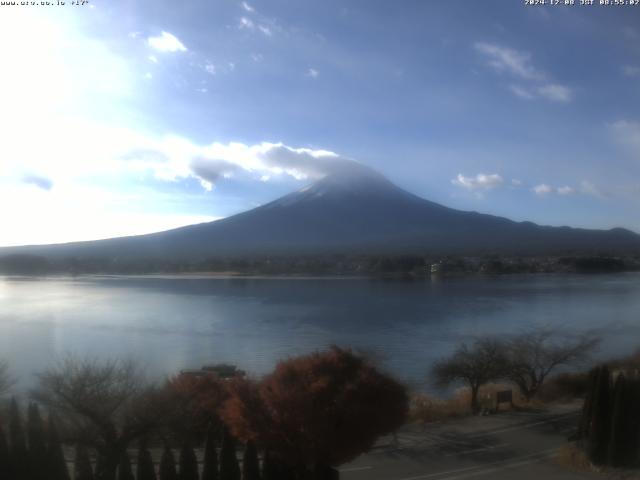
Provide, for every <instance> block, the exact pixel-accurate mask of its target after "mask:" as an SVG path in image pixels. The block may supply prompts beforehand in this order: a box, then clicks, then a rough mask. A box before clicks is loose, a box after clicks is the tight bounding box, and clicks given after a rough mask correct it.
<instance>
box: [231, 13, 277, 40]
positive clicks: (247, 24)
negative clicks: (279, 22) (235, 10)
mask: <svg viewBox="0 0 640 480" xmlns="http://www.w3.org/2000/svg"><path fill="white" fill-rule="evenodd" d="M238 28H240V29H241V30H243V29H246V30H252V31H255V30H256V29H257V30H258V31H260V32H261V33H263V34H264V35H266V36H267V37H271V36H272V35H273V32H272V30H271V28H269V27H268V26H266V25H264V24H261V23H255V22H254V21H253V20H251V19H250V18H248V17H240V24H239V25H238Z"/></svg>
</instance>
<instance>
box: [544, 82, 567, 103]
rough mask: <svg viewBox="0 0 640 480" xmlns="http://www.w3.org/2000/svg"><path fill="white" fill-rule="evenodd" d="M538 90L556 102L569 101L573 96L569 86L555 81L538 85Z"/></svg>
mask: <svg viewBox="0 0 640 480" xmlns="http://www.w3.org/2000/svg"><path fill="white" fill-rule="evenodd" d="M537 91H538V94H539V95H540V96H541V97H544V98H546V99H547V100H552V101H554V102H568V101H569V100H571V97H572V93H571V90H570V89H569V88H568V87H565V86H564V85H558V84H555V83H549V84H546V85H543V86H541V87H538V89H537Z"/></svg>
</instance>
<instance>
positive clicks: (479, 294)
mask: <svg viewBox="0 0 640 480" xmlns="http://www.w3.org/2000/svg"><path fill="white" fill-rule="evenodd" d="M536 324H543V325H550V326H553V327H556V328H558V329H559V330H561V331H563V332H576V331H584V330H590V329H597V330H598V332H600V333H601V334H602V336H603V343H602V346H601V348H600V351H599V354H598V355H599V356H600V357H603V358H606V357H607V356H611V355H621V354H626V353H630V352H631V351H633V350H634V349H635V348H636V347H640V335H639V333H640V274H638V273H625V274H616V275H560V274H554V275H543V274H539V275H504V276H496V277H489V276H473V277H462V278H444V279H426V280H415V281H401V280H381V279H368V278H280V277H277V278H273V277H262V278H261V277H250V278H245V277H240V278H239V277H176V276H173V277H172V276H167V277H155V276H152V277H127V276H83V277H75V278H73V277H50V278H24V277H1V276H0V358H5V359H7V360H8V361H9V362H10V365H11V370H12V373H13V375H14V376H16V377H18V378H19V379H20V383H19V388H25V387H28V386H29V385H30V384H32V383H33V381H34V378H35V377H34V372H37V371H40V370H42V369H43V368H46V367H47V366H48V365H50V364H51V363H52V362H53V361H55V360H56V359H57V358H60V357H61V356H63V355H65V354H67V353H74V354H79V355H91V356H96V357H100V358H103V357H104V358H108V357H131V358H134V359H137V360H139V361H140V362H141V363H142V364H143V365H144V367H145V369H146V370H147V371H148V373H149V375H150V376H153V377H156V378H157V377H160V376H162V375H165V374H168V373H172V372H177V371H179V370H180V369H183V368H199V367H200V366H202V365H203V364H207V363H209V364H210V363H216V362H228V363H233V364H236V365H238V366H239V367H240V368H242V369H245V370H247V371H248V372H250V373H251V374H254V375H261V374H264V373H266V372H268V371H270V370H271V368H272V367H273V366H274V365H275V363H276V362H277V361H278V360H279V359H282V358H286V357H287V356H291V355H297V354H301V353H305V352H309V351H312V350H315V349H319V348H323V347H326V346H328V345H331V344H337V345H340V346H351V347H354V348H357V349H363V350H365V351H367V352H372V353H374V354H375V356H376V358H378V359H379V360H380V361H381V362H382V364H383V365H384V367H385V368H387V369H389V370H390V371H392V372H394V373H395V374H396V375H397V376H399V377H400V378H402V379H404V380H406V381H408V382H410V383H411V384H412V385H413V386H414V387H416V388H420V389H428V388H429V387H428V385H427V383H426V372H427V370H428V368H429V366H430V365H431V363H432V362H433V360H434V359H436V358H439V357H441V356H443V355H446V354H448V353H449V352H451V351H452V349H453V348H454V347H455V346H456V344H458V343H459V342H460V341H463V340H469V339H471V338H473V337H474V336H478V335H485V334H508V333H517V332H519V331H522V329H524V328H526V327H527V326H531V325H536Z"/></svg>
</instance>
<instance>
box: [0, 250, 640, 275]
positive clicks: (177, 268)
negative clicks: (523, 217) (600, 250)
mask: <svg viewBox="0 0 640 480" xmlns="http://www.w3.org/2000/svg"><path fill="white" fill-rule="evenodd" d="M637 270H640V258H637V257H612V256H607V255H596V256H561V257H548V256H545V257H526V256H522V257H520V256H517V257H513V256H499V255H484V256H476V257H473V256H445V257H443V256H435V255H382V254H380V255H272V256H244V257H225V256H221V257H215V258H206V259H200V260H179V259H173V260H169V259H166V258H142V259H134V258H126V257H114V258H109V257H64V258H47V257H44V256H39V255H26V254H12V255H5V256H2V257H0V273H3V274H11V275H46V274H60V273H62V274H71V275H76V274H91V273H97V274H151V273H201V272H223V273H224V272H229V273H239V274H245V275H256V274H260V275H283V274H287V275H305V274H307V275H308V274H313V275H374V276H376V275H382V276H385V275H396V276H397V275H402V276H418V277H424V276H426V275H430V274H432V273H436V274H445V275H446V274H470V273H484V274H506V273H555V272H567V273H570V272H577V273H598V272H621V271H637Z"/></svg>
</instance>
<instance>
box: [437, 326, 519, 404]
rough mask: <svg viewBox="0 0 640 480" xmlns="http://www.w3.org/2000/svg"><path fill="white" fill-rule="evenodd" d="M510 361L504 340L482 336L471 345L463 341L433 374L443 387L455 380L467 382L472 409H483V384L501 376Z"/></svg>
mask: <svg viewBox="0 0 640 480" xmlns="http://www.w3.org/2000/svg"><path fill="white" fill-rule="evenodd" d="M506 361H507V358H506V355H505V345H504V342H501V341H500V340H497V339H493V338H480V339H477V340H475V341H474V342H473V344H471V345H467V344H466V343H463V344H461V345H460V346H459V347H458V348H457V349H456V350H455V352H454V353H453V355H451V356H450V357H448V358H444V359H442V360H440V361H438V362H436V363H435V365H434V366H433V368H432V370H431V374H432V375H433V377H434V380H435V382H436V384H437V385H439V386H441V387H446V386H449V385H451V384H452V383H454V382H463V383H466V384H467V385H468V386H469V389H470V390H471V411H472V412H474V413H477V412H478V411H479V410H480V405H479V402H478V392H479V390H480V387H481V386H482V385H484V384H486V383H488V382H490V381H493V380H497V379H498V378H501V377H502V376H503V374H504V365H505V364H506Z"/></svg>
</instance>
